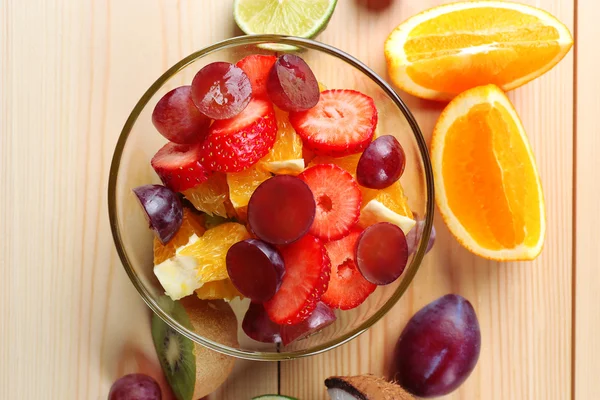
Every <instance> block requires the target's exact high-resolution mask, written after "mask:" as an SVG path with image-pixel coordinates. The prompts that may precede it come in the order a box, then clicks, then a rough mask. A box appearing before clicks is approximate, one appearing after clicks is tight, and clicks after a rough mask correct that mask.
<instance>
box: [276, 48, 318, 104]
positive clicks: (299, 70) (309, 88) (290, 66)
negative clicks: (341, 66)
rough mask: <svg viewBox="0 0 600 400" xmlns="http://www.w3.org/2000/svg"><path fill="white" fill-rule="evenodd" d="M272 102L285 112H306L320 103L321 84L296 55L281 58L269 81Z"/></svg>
mask: <svg viewBox="0 0 600 400" xmlns="http://www.w3.org/2000/svg"><path fill="white" fill-rule="evenodd" d="M267 93H268V94H269V97H270V98H271V101H272V102H273V103H275V105H276V106H277V107H279V108H281V109H282V110H284V111H306V110H308V109H310V108H313V107H314V106H315V105H316V104H317V103H318V102H319V96H320V91H319V83H318V82H317V78H315V75H314V74H313V72H312V70H311V69H310V67H309V66H308V64H306V62H305V61H304V60H303V59H302V58H300V57H298V56H297V55H294V54H284V55H282V56H280V57H279V58H278V59H277V61H276V62H275V64H273V67H271V71H270V72H269V77H268V79H267Z"/></svg>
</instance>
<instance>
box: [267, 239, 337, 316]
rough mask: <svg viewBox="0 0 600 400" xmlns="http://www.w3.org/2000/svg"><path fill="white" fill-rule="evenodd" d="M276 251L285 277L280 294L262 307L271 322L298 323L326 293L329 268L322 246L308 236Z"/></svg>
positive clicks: (308, 314) (318, 241)
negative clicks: (283, 267)
mask: <svg viewBox="0 0 600 400" xmlns="http://www.w3.org/2000/svg"><path fill="white" fill-rule="evenodd" d="M279 251H280V252H281V256H282V257H283V262H284V263H285V275H284V276H283V281H282V282H281V287H280V288H279V291H277V293H275V296H273V297H272V298H271V300H269V301H267V302H266V303H265V304H264V305H265V309H266V310H267V314H268V315H269V318H270V319H271V321H273V322H275V323H277V324H280V325H281V324H286V325H292V324H297V323H299V322H302V321H304V320H305V319H306V318H308V317H309V316H310V314H311V313H312V312H313V310H314V309H315V307H316V306H317V303H318V302H319V299H320V298H321V295H322V294H323V293H324V292H325V291H326V290H327V283H328V282H329V272H330V270H331V265H330V264H329V258H328V257H327V252H326V251H325V246H323V243H322V242H321V241H320V240H319V239H317V238H316V237H314V236H311V235H305V236H303V237H302V238H300V239H299V240H298V241H296V242H294V243H292V244H289V245H287V246H282V247H281V248H279Z"/></svg>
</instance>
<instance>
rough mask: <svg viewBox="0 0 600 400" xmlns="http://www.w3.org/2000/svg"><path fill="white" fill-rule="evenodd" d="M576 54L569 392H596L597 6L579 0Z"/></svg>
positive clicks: (599, 250)
mask: <svg viewBox="0 0 600 400" xmlns="http://www.w3.org/2000/svg"><path fill="white" fill-rule="evenodd" d="M577 8H578V12H577V31H576V45H575V46H576V48H575V51H576V55H577V63H576V66H577V69H576V82H577V92H576V93H577V97H576V101H575V107H574V108H575V110H576V114H575V115H576V127H577V132H576V140H575V143H576V146H575V150H576V155H577V157H576V163H575V174H574V176H575V185H576V191H575V199H574V204H573V205H574V207H575V210H576V211H575V229H574V235H575V238H574V240H575V278H574V279H575V282H574V287H575V298H574V303H575V315H574V324H573V326H574V330H575V332H574V347H575V349H574V363H573V367H574V372H573V373H574V376H575V379H574V388H573V389H574V398H576V399H598V398H600V384H599V383H598V378H597V374H596V373H595V372H594V371H598V370H600V357H598V355H599V354H600V343H599V341H598V340H597V336H598V332H599V331H600V308H599V307H598V304H600V290H598V288H599V285H600V269H599V268H598V266H599V265H600V246H598V237H599V235H598V227H599V226H600V207H599V206H598V199H597V198H598V184H599V183H600V178H599V177H598V173H597V171H598V154H600V137H599V136H598V133H597V132H598V121H597V118H598V113H599V112H600V97H599V96H598V93H600V78H598V71H600V56H598V52H597V50H596V49H597V48H598V38H599V37H600V25H599V24H598V16H599V15H600V6H599V5H598V3H597V2H595V1H590V0H579V1H578V6H577Z"/></svg>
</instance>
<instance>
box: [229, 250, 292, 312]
mask: <svg viewBox="0 0 600 400" xmlns="http://www.w3.org/2000/svg"><path fill="white" fill-rule="evenodd" d="M226 262H227V274H228V275H229V278H230V279H231V282H232V283H233V285H234V286H235V287H236V288H237V290H239V291H240V293H241V294H243V295H244V296H246V297H248V298H249V299H251V300H253V301H256V302H259V303H263V302H265V301H267V300H269V299H270V298H271V297H273V296H274V295H275V293H276V292H277V290H279V287H280V286H281V280H282V279H283V275H284V274H285V267H284V265H283V259H282V258H281V254H279V251H278V250H277V249H276V248H275V247H273V246H271V245H270V244H268V243H265V242H263V241H261V240H257V239H247V240H243V241H241V242H238V243H236V244H234V245H233V246H231V247H230V248H229V250H228V251H227V258H226Z"/></svg>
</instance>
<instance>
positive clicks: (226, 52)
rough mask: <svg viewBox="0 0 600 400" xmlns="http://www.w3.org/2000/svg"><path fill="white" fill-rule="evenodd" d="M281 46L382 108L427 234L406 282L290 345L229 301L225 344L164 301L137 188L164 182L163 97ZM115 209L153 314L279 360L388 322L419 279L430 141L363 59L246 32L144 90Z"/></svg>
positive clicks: (125, 255) (427, 213)
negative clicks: (153, 162) (266, 335)
mask: <svg viewBox="0 0 600 400" xmlns="http://www.w3.org/2000/svg"><path fill="white" fill-rule="evenodd" d="M281 49H286V51H292V52H297V53H299V54H300V55H301V56H302V57H303V58H304V59H305V60H306V62H307V63H308V64H309V65H310V67H311V68H312V70H313V72H314V73H315V76H316V77H317V79H318V80H319V82H322V83H323V84H325V86H326V87H327V88H339V89H355V90H358V91H360V92H363V93H365V94H367V95H369V96H371V97H372V98H373V99H374V101H375V103H376V105H377V109H378V111H379V122H378V126H377V132H378V133H379V134H393V135H395V136H396V138H398V140H399V141H400V143H401V144H402V146H403V148H404V151H405V153H406V159H407V163H406V169H405V172H404V174H403V176H402V178H401V183H402V185H403V187H404V190H405V193H406V195H407V197H408V202H409V205H410V207H411V209H412V210H413V211H414V212H415V215H416V216H418V218H419V219H420V221H422V223H421V227H422V231H421V232H422V233H421V235H420V238H417V240H418V245H417V247H416V249H417V250H416V251H415V252H414V253H413V254H412V255H411V256H410V258H409V264H408V266H407V268H406V269H405V271H404V273H403V275H402V276H401V277H400V279H398V280H397V281H396V282H394V283H392V284H390V285H387V286H380V287H378V288H377V290H376V291H375V292H374V293H373V294H372V295H371V296H370V297H369V298H368V299H367V300H366V301H365V302H364V303H363V304H362V305H361V306H359V307H358V308H355V309H353V310H349V311H340V310H336V315H337V318H338V319H337V321H336V322H335V323H334V324H333V325H331V326H329V327H327V328H325V329H324V330H322V331H320V332H318V333H316V334H314V335H312V336H309V337H308V338H305V339H302V340H299V341H296V342H294V343H292V344H290V345H288V346H281V345H275V344H264V343H259V342H255V341H253V340H251V339H249V338H248V337H247V336H246V335H245V334H244V332H243V331H242V329H241V322H242V319H243V316H244V313H245V310H246V309H247V308H248V304H249V300H247V299H246V300H239V299H236V300H234V301H232V302H231V303H230V305H231V307H232V308H233V310H234V312H235V314H236V317H237V319H238V331H237V337H238V341H239V347H231V346H228V345H226V344H224V343H220V342H219V339H218V337H216V336H213V337H206V336H201V335H199V334H198V333H196V332H195V331H194V329H192V328H190V325H189V324H186V323H182V322H181V323H180V322H179V321H178V318H177V315H175V313H174V312H173V311H172V307H167V306H164V302H163V301H162V300H161V297H162V296H164V291H163V289H162V287H161V286H160V284H159V282H158V280H157V279H156V278H155V277H154V274H153V262H152V258H153V252H152V233H151V232H150V230H149V229H148V225H147V223H146V221H145V219H144V216H143V213H142V211H141V210H140V208H139V204H138V203H137V200H136V198H135V196H134V195H133V192H132V190H131V189H132V188H134V187H136V186H140V185H144V184H149V183H160V181H159V179H158V177H157V176H156V174H155V173H154V171H153V169H152V167H151V166H150V159H151V158H152V156H153V155H154V153H155V152H156V151H157V150H158V149H159V148H160V147H161V146H162V145H163V144H164V143H165V142H166V140H165V139H164V138H163V137H162V136H161V135H160V134H159V133H158V132H157V131H156V129H155V128H154V127H153V125H152V122H151V115H152V110H153V109H154V106H155V105H156V103H157V102H158V100H159V99H160V98H161V97H162V96H163V95H164V94H166V93H167V92H168V91H170V90H172V89H174V88H176V87H178V86H181V85H189V84H191V81H192V78H193V77H194V75H195V74H196V72H197V71H198V70H200V69H201V68H202V67H203V66H205V65H207V64H209V63H211V62H215V61H228V62H232V63H235V62H236V61H238V60H239V59H241V58H242V57H245V56H247V55H249V54H255V53H262V54H276V51H275V50H281ZM108 208H109V217H110V226H111V230H112V234H113V238H114V241H115V245H116V248H117V252H118V254H119V257H120V258H121V261H122V263H123V267H124V268H125V271H126V272H127V274H128V275H129V278H130V279H131V281H132V282H133V285H134V286H135V287H136V289H137V290H138V292H139V293H140V295H141V296H142V298H143V300H144V301H145V302H146V303H147V304H148V306H149V307H150V308H151V309H152V311H154V312H155V313H156V314H157V315H158V316H159V317H160V318H162V319H163V320H164V321H165V322H166V323H167V324H169V325H170V326H171V327H172V328H173V329H175V330H176V331H178V332H179V333H181V334H182V335H184V336H185V337H187V338H189V339H191V340H193V341H194V342H197V343H199V344H201V345H204V346H206V347H208V348H210V349H212V350H216V351H218V352H221V353H224V354H227V355H231V356H235V357H239V358H245V359H252V360H272V361H277V360H285V359H293V358H297V357H303V356H309V355H313V354H318V353H321V352H324V351H327V350H330V349H333V348H335V347H337V346H339V345H341V344H343V343H345V342H347V341H349V340H351V339H352V338H354V337H356V336H358V335H360V334H361V333H362V332H364V331H365V330H367V329H368V328H369V327H371V326H372V325H373V324H374V323H376V322H377V321H378V320H379V319H381V318H382V317H383V316H384V315H385V314H386V313H387V312H388V311H389V310H390V309H391V308H392V306H393V305H394V304H395V303H396V302H397V301H398V299H400V297H401V296H402V294H403V293H404V292H405V291H406V289H407V287H408V285H409V284H410V282H411V281H412V279H413V277H414V276H415V273H416V272H417V270H418V268H419V265H420V263H421V260H422V258H423V256H424V254H425V249H426V247H427V241H428V239H429V234H430V232H431V226H432V222H433V209H434V205H433V177H432V172H431V164H430V162H429V156H428V152H427V147H426V144H425V140H424V139H423V136H422V135H421V132H420V130H419V127H418V125H417V123H416V121H415V119H414V117H413V116H412V114H411V113H410V111H409V110H408V108H407V107H406V105H405V104H404V102H403V101H402V100H401V99H400V97H399V96H398V95H397V94H396V93H395V92H394V90H393V89H392V88H391V87H390V86H389V85H388V84H387V83H386V82H385V81H384V80H383V79H382V78H380V77H379V76H377V75H376V74H375V73H374V72H373V71H372V70H371V69H369V68H368V67H367V66H366V65H364V64H363V63H362V62H360V61H358V60H357V59H356V58H354V57H352V56H350V55H348V54H346V53H344V52H342V51H340V50H338V49H335V48H333V47H331V46H328V45H325V44H322V43H318V42H315V41H312V40H307V39H300V38H293V37H286V36H276V35H257V36H242V37H236V38H233V39H228V40H225V41H222V42H219V43H216V44H214V45H212V46H209V47H207V48H205V49H203V50H200V51H198V52H195V53H193V54H191V55H190V56H188V57H186V58H184V59H183V60H181V61H179V62H178V63H177V64H175V65H174V66H173V67H171V68H170V69H169V70H168V71H167V72H165V73H164V74H163V75H162V76H161V77H160V78H158V80H157V81H156V82H155V83H154V84H153V85H152V86H150V88H149V89H148V90H147V91H146V93H144V95H143V96H142V98H141V99H140V101H139V102H138V103H137V104H136V106H135V108H134V109H133V111H132V112H131V114H130V115H129V118H128V119H127V122H126V123H125V126H124V127H123V131H122V132H121V136H120V137H119V141H118V142H117V146H116V149H115V152H114V155H113V159H112V164H111V168H110V177H109V186H108ZM413 229H416V228H413ZM186 326H187V327H186ZM203 331H205V330H203ZM234 334H235V333H234Z"/></svg>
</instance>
